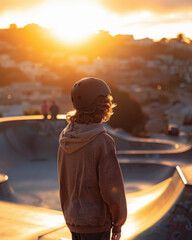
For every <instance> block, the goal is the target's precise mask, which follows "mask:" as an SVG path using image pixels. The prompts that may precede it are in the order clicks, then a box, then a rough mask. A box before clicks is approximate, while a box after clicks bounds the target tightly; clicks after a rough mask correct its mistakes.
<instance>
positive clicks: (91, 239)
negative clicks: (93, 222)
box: [71, 231, 110, 240]
mask: <svg viewBox="0 0 192 240" xmlns="http://www.w3.org/2000/svg"><path fill="white" fill-rule="evenodd" d="M71 234H72V240H110V231H107V232H100V233H73V232H72V233H71Z"/></svg>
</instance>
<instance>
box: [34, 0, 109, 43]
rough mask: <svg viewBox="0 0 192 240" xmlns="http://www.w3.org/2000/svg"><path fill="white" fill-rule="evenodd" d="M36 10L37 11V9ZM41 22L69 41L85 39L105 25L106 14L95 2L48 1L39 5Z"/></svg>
mask: <svg viewBox="0 0 192 240" xmlns="http://www.w3.org/2000/svg"><path fill="white" fill-rule="evenodd" d="M34 11H37V9H35V10H34ZM38 12H40V13H41V17H40V18H39V21H38V22H39V24H40V25H42V26H45V27H47V28H49V29H50V30H51V31H52V32H53V33H54V34H55V35H56V36H57V37H58V38H59V39H61V40H63V41H66V42H68V43H76V42H79V41H82V40H84V39H85V38H87V37H88V36H90V35H91V34H93V33H96V32H97V31H98V30H99V29H101V28H102V27H103V25H105V23H104V22H105V18H106V14H105V11H104V10H102V9H101V8H100V7H99V6H97V5H96V4H93V3H88V2H86V4H82V3H81V4H79V3H76V4H75V5H74V4H73V3H68V4H66V3H65V5H64V4H62V2H59V4H55V2H50V3H46V4H44V5H41V6H39V7H38Z"/></svg>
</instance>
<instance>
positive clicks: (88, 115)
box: [66, 95, 116, 124]
mask: <svg viewBox="0 0 192 240" xmlns="http://www.w3.org/2000/svg"><path fill="white" fill-rule="evenodd" d="M112 100H113V98H112V96H111V95H107V96H99V97H97V98H96V99H95V101H94V102H93V103H92V104H91V105H90V106H89V107H86V108H82V109H75V110H74V111H71V112H68V113H67V114H66V120H67V122H68V123H73V122H76V123H80V124H89V123H102V122H107V121H109V119H110V117H111V115H113V108H114V107H115V106H116V104H114V103H112Z"/></svg>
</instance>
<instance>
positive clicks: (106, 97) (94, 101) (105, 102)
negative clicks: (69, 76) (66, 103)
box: [67, 78, 115, 124]
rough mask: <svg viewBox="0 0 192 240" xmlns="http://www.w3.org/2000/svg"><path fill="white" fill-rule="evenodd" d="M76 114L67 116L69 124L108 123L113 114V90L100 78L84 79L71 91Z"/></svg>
mask: <svg viewBox="0 0 192 240" xmlns="http://www.w3.org/2000/svg"><path fill="white" fill-rule="evenodd" d="M71 99H72V102H73V106H74V108H75V111H74V112H70V113H68V114H67V120H68V122H77V123H81V124H89V123H101V122H107V121H108V120H109V119H110V117H111V115H112V114H113V107H114V106H115V105H114V104H113V103H112V99H113V98H112V96H111V90H110V88H109V87H108V85H107V84H106V83H105V82H104V81H103V80H100V79H98V78H84V79H82V80H80V81H78V82H77V83H76V84H75V85H74V86H73V88H72V90H71Z"/></svg>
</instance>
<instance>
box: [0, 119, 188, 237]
mask: <svg viewBox="0 0 192 240" xmlns="http://www.w3.org/2000/svg"><path fill="white" fill-rule="evenodd" d="M65 126H66V120H65V118H64V116H59V119H58V120H56V121H51V120H47V121H43V120H42V116H40V115H39V116H25V117H10V118H2V119H0V153H1V156H0V211H1V219H2V220H1V223H0V236H1V239H3V240H5V239H6V240H8V239H41V240H48V239H50V240H51V239H63V240H64V239H65V240H66V239H71V238H70V233H69V231H68V229H67V227H66V226H65V223H64V219H63V215H62V212H61V209H60V204H59V197H58V181H57V148H58V137H59V133H60V132H61V130H62V129H63V128H64V127H65ZM104 126H105V127H106V129H107V131H108V133H109V134H110V135H111V136H112V137H113V138H114V140H115V142H116V147H117V157H118V160H119V163H120V166H121V169H122V174H123V178H124V183H125V190H126V199H127V205H128V218H127V221H126V224H125V225H124V226H123V229H122V239H130V240H131V239H135V240H146V239H150V240H158V239H159V240H164V239H166V240H179V239H186V240H188V239H191V238H192V222H191V212H192V201H191V199H192V186H191V185H192V177H191V171H192V165H191V159H192V149H191V143H190V142H189V141H185V142H184V141H182V142H179V141H176V139H174V138H166V139H158V138H155V139H154V138H153V139H152V138H147V139H145V138H143V139H141V138H136V137H132V136H130V135H129V134H127V133H125V132H123V131H121V130H114V129H112V128H111V127H110V126H109V125H106V124H104Z"/></svg>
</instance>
